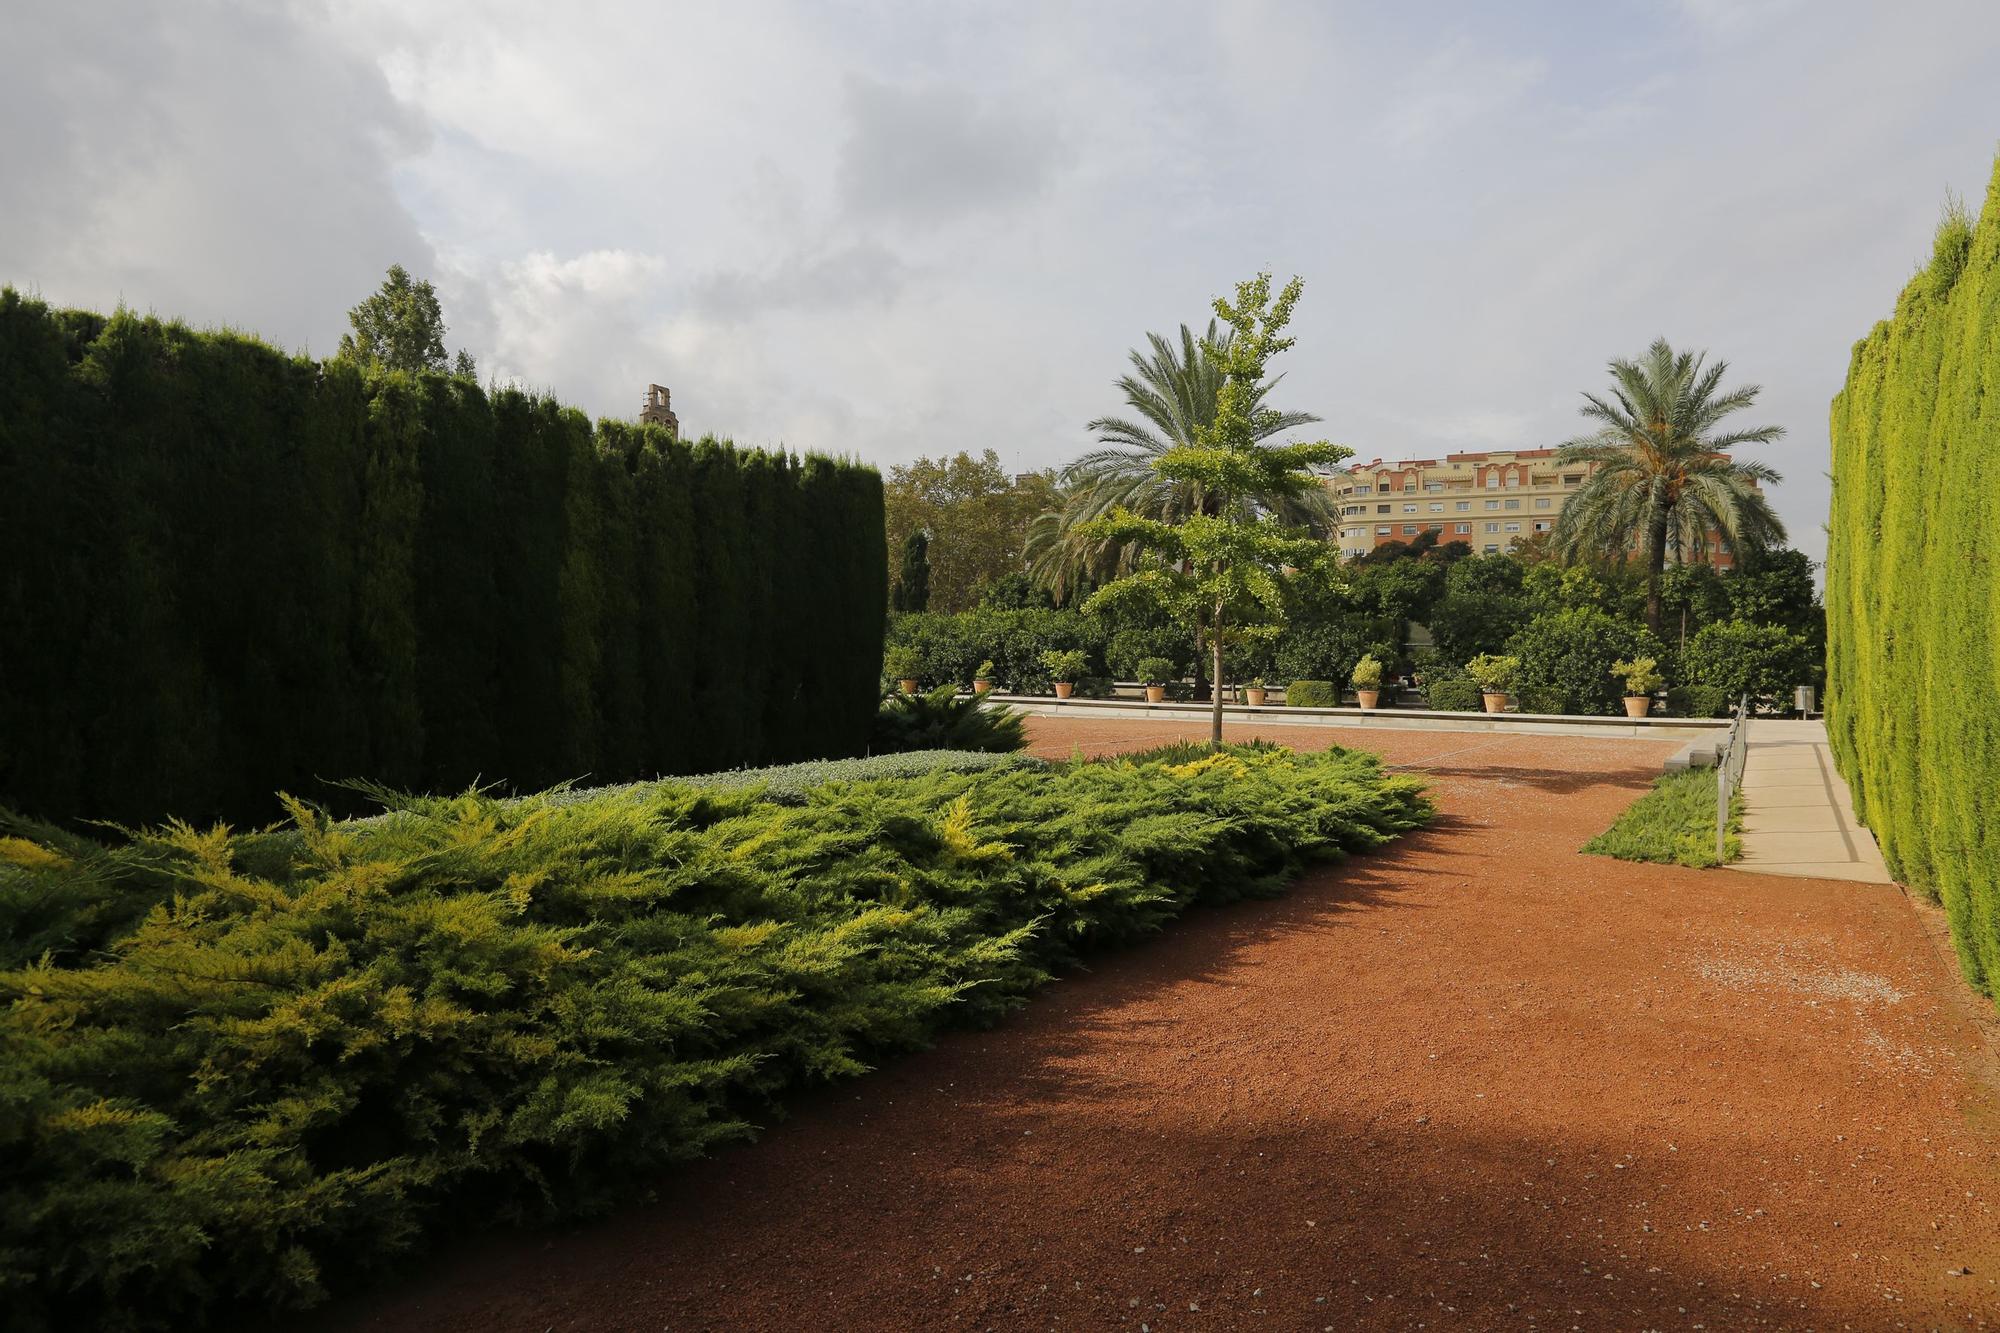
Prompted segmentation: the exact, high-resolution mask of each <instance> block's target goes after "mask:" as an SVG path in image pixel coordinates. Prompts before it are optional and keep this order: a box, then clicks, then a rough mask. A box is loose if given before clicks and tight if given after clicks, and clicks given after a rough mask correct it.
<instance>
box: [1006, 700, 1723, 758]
mask: <svg viewBox="0 0 2000 1333" xmlns="http://www.w3.org/2000/svg"><path fill="white" fill-rule="evenodd" d="M987 697H988V698H989V699H993V700H996V701H998V702H1001V703H1005V704H1008V705H1011V706H1012V707H1015V708H1018V709H1020V710H1021V711H1022V712H1025V713H1039V714H1046V715H1049V716H1058V715H1060V716H1067V717H1104V718H1112V717H1131V718H1141V717H1143V718H1153V719H1159V720H1166V721H1186V722H1206V721H1207V720H1208V718H1209V706H1208V705H1207V704H1205V703H1194V702H1188V701H1179V702H1172V703H1157V704H1149V703H1145V702H1143V701H1138V700H1127V699H1067V700H1064V699H1052V698H1050V697H1049V696H1047V695H1045V694H992V695H988V696H987ZM1222 716H1223V720H1224V721H1226V722H1255V723H1257V724H1258V725H1260V726H1264V725H1269V726H1282V727H1390V728H1399V729H1402V730H1409V731H1487V732H1512V733H1515V734H1528V735H1544V736H1609V737H1628V738H1643V739H1646V740H1680V741H1688V742H1692V743H1695V745H1696V746H1697V747H1698V746H1699V745H1700V743H1702V742H1703V741H1704V740H1705V741H1706V742H1708V743H1709V745H1710V746H1711V748H1712V746H1713V742H1714V740H1715V738H1717V737H1719V736H1721V735H1722V734H1723V733H1724V732H1725V731H1727V730H1728V729H1729V720H1728V719H1727V718H1706V717H1647V718H1629V717H1584V716H1579V715H1573V714H1559V713H1455V712H1440V711H1436V710H1433V709H1428V708H1290V707H1287V706H1285V705H1283V704H1275V705H1267V706H1265V707H1263V708H1252V707H1250V706H1249V705H1247V704H1233V703H1224V704H1223V706H1222Z"/></svg>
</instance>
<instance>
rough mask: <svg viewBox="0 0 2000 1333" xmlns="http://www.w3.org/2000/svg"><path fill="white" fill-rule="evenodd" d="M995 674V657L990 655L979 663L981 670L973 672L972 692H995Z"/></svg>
mask: <svg viewBox="0 0 2000 1333" xmlns="http://www.w3.org/2000/svg"><path fill="white" fill-rule="evenodd" d="M994 674H995V668H994V666H993V659H992V658H990V657H989V658H987V659H986V660H985V661H984V662H981V663H980V664H979V670H977V671H975V672H973V673H972V692H973V693H974V694H991V693H993V677H994Z"/></svg>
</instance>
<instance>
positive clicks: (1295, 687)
mask: <svg viewBox="0 0 2000 1333" xmlns="http://www.w3.org/2000/svg"><path fill="white" fill-rule="evenodd" d="M1285 703H1286V704H1287V705H1288V706H1289V707H1292V708H1337V707H1339V706H1340V687H1339V686H1338V685H1335V684H1334V683H1333V682H1332V681H1330V680H1295V681H1293V682H1292V683H1291V684H1290V685H1288V686H1286V687H1285Z"/></svg>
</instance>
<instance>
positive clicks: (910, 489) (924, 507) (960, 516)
mask: <svg viewBox="0 0 2000 1333" xmlns="http://www.w3.org/2000/svg"><path fill="white" fill-rule="evenodd" d="M1055 503H1056V484H1055V479H1054V477H1053V476H1052V475H1051V474H1049V473H1047V472H1028V473H1023V474H1022V475H1020V476H1018V477H1017V476H1010V475H1008V473H1007V471H1006V469H1004V468H1002V467H1001V466H1000V456H999V455H998V454H997V453H995V452H994V451H993V450H991V449H987V450H985V451H984V452H982V453H981V454H980V455H979V456H978V457H977V458H975V457H973V456H972V455H971V454H969V453H966V452H965V451H963V450H960V451H959V452H958V453H957V454H955V455H953V456H952V457H950V458H919V459H917V460H916V461H915V462H911V463H905V464H902V465H900V466H897V467H892V468H891V469H889V476H888V478H887V480H886V481H885V482H884V483H883V505H884V510H885V513H886V515H887V519H888V525H889V550H890V552H891V553H892V558H894V559H895V560H896V561H897V562H898V563H899V564H900V562H901V560H902V558H903V557H902V552H903V548H904V543H905V542H907V541H908V540H909V537H910V534H911V533H913V532H919V531H921V532H925V533H928V534H929V548H928V551H927V560H928V564H929V567H930V587H929V597H928V599H927V602H926V605H927V606H928V607H929V609H931V610H933V611H964V610H966V609H968V608H970V607H973V606H977V605H978V604H979V599H980V595H981V592H982V590H983V589H985V588H986V587H987V585H989V584H993V583H998V582H999V581H1000V580H1002V579H1004V578H1006V577H1007V576H1008V575H1010V574H1014V573H1018V572H1019V571H1020V570H1021V567H1022V556H1021V549H1022V544H1023V543H1024V542H1025V541H1026V538H1027V529H1028V524H1029V522H1030V521H1031V520H1032V519H1033V518H1034V517H1035V515H1036V514H1039V513H1041V512H1042V511H1043V510H1045V509H1047V508H1049V507H1050V506H1051V505H1053V504H1055ZM897 572H898V571H897V570H895V569H891V570H890V571H889V575H890V577H891V578H892V579H893V578H894V577H895V576H896V574H897Z"/></svg>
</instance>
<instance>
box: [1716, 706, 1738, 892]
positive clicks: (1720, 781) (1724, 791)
mask: <svg viewBox="0 0 2000 1333" xmlns="http://www.w3.org/2000/svg"><path fill="white" fill-rule="evenodd" d="M1735 759H1736V724H1735V723H1734V722H1732V723H1730V724H1729V748H1728V749H1727V750H1725V751H1724V752H1723V755H1722V762H1721V763H1720V764H1718V765H1716V769H1715V863H1716V864H1717V865H1721V864H1722V863H1723V861H1722V858H1723V856H1724V855H1725V854H1726V853H1727V852H1728V850H1729V765H1730V764H1731V763H1733V762H1734V761H1735Z"/></svg>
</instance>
